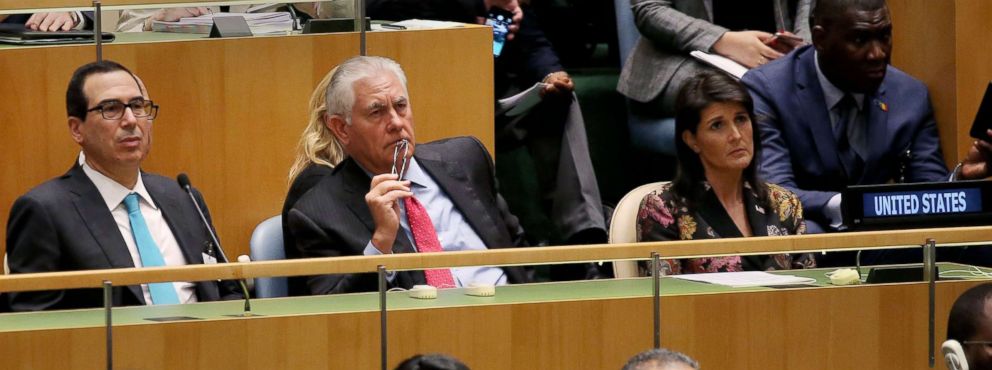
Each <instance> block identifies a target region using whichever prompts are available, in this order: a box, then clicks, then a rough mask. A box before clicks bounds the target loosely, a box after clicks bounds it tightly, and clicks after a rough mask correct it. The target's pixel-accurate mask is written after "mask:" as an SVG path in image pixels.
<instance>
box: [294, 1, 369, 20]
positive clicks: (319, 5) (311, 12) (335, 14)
mask: <svg viewBox="0 0 992 370" xmlns="http://www.w3.org/2000/svg"><path fill="white" fill-rule="evenodd" d="M289 5H291V6H292V7H293V8H296V10H299V11H301V12H303V13H306V14H307V15H308V16H310V18H312V19H327V18H354V17H355V2H354V1H352V0H332V1H316V2H311V3H293V4H289Z"/></svg>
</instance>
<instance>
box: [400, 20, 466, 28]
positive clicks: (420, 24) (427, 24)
mask: <svg viewBox="0 0 992 370" xmlns="http://www.w3.org/2000/svg"><path fill="white" fill-rule="evenodd" d="M393 25H394V26H403V27H404V28H406V29H408V30H436V29H442V28H459V27H465V24H464V23H459V22H448V21H432V20H429V19H407V20H405V21H402V22H396V23H393Z"/></svg>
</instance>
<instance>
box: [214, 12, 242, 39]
mask: <svg viewBox="0 0 992 370" xmlns="http://www.w3.org/2000/svg"><path fill="white" fill-rule="evenodd" d="M245 36H248V37H251V36H252V34H251V28H248V22H247V21H245V18H244V17H242V16H239V15H232V16H223V17H214V26H213V27H211V28H210V37H211V38H218V37H245Z"/></svg>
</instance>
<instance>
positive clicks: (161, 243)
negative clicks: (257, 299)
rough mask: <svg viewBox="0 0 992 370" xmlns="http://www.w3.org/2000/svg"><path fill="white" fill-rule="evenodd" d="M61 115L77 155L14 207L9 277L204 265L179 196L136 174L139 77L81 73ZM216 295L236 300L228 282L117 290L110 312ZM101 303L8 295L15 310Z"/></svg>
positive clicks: (112, 69)
mask: <svg viewBox="0 0 992 370" xmlns="http://www.w3.org/2000/svg"><path fill="white" fill-rule="evenodd" d="M66 111H67V113H68V123H69V125H68V127H69V134H70V136H72V139H73V140H74V141H75V142H76V143H77V144H79V146H80V147H81V149H82V150H81V152H80V154H79V158H78V159H77V160H76V162H75V163H73V166H72V168H70V169H69V172H67V173H66V174H64V175H62V176H61V177H58V178H55V179H52V180H49V181H47V182H45V183H43V184H41V185H39V186H37V187H35V188H34V189H32V190H31V191H29V192H28V193H27V194H25V195H23V196H21V197H20V198H18V199H17V200H16V201H15V202H14V205H13V207H12V208H11V211H10V219H9V220H8V223H7V254H8V258H9V261H8V263H9V267H10V272H11V273H14V274H17V273H33V272H53V271H68V270H92V269H107V268H127V267H153V266H177V265H186V264H200V263H204V259H205V258H206V259H207V260H210V256H209V254H208V253H207V252H210V251H212V248H213V246H212V244H211V243H210V238H209V234H208V230H207V228H206V227H205V226H204V225H203V224H202V223H201V222H200V220H199V216H198V214H197V210H196V209H195V208H194V206H193V203H192V202H191V201H190V199H189V197H188V196H187V194H186V193H185V191H184V190H183V189H182V188H180V187H179V185H178V183H177V182H176V181H174V180H172V179H169V178H165V177H162V176H158V175H153V174H149V173H145V172H142V171H141V162H142V161H143V160H144V159H145V157H146V156H147V155H148V151H149V149H150V148H151V142H152V126H153V125H152V121H153V120H154V119H155V116H156V114H157V113H158V105H155V103H154V102H152V101H151V100H150V99H149V97H148V92H147V90H146V89H145V87H144V85H143V83H142V82H141V80H140V79H138V77H137V76H135V75H134V74H133V73H131V72H130V71H129V70H128V69H127V68H125V67H124V66H122V65H120V64H117V63H115V62H111V61H101V62H94V63H90V64H87V65H84V66H82V67H79V68H78V69H77V70H76V72H75V73H74V74H73V76H72V79H71V80H70V81H69V87H68V89H67V91H66ZM194 194H195V196H196V197H197V198H199V199H198V201H199V202H200V204H204V203H203V199H202V196H200V194H199V193H198V192H196V191H195V190H194ZM207 217H208V219H209V213H208V214H207ZM211 227H212V226H211ZM222 297H224V298H237V297H238V294H237V293H235V289H234V285H233V284H232V283H229V282H222V283H217V282H216V281H207V282H199V283H192V282H166V283H151V284H142V285H140V286H128V287H123V288H117V289H115V291H114V294H113V301H114V305H115V306H117V305H150V304H178V303H191V302H197V301H210V300H217V299H221V298H222ZM102 302H103V298H102V292H101V291H100V290H99V289H75V290H64V291H40V292H19V293H9V294H8V295H7V303H9V306H10V308H11V309H12V310H14V311H33V310H44V309H69V308H83V307H97V306H100V305H102Z"/></svg>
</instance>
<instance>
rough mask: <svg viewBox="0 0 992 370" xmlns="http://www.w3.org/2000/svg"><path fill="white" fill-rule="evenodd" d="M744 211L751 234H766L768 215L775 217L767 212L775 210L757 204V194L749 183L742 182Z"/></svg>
mask: <svg viewBox="0 0 992 370" xmlns="http://www.w3.org/2000/svg"><path fill="white" fill-rule="evenodd" d="M759 209H761V210H763V211H764V212H762V211H759ZM744 211H745V212H747V222H748V224H750V225H751V236H768V217H777V216H776V215H772V216H769V215H768V213H769V212H771V213H775V210H773V209H765V207H764V206H762V205H759V204H758V196H757V194H755V193H754V189H753V188H751V185H750V184H744Z"/></svg>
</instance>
